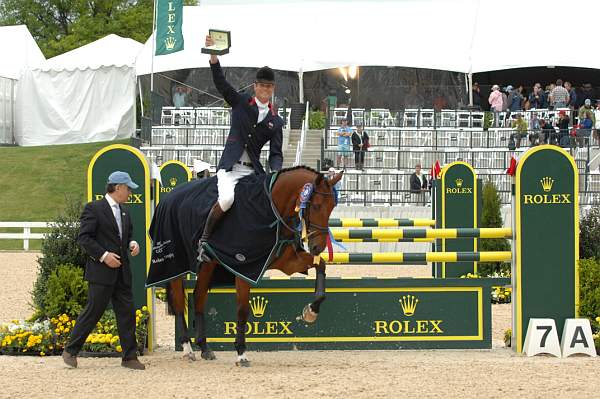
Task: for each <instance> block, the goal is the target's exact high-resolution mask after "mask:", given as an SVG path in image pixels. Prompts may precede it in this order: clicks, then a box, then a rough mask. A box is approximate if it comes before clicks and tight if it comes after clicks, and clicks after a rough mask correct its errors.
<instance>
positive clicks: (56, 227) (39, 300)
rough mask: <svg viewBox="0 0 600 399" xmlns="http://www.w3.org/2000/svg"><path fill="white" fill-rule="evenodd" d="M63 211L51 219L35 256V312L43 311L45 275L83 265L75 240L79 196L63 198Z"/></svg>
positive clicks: (40, 313)
mask: <svg viewBox="0 0 600 399" xmlns="http://www.w3.org/2000/svg"><path fill="white" fill-rule="evenodd" d="M65 203H66V206H65V209H64V212H63V213H62V214H61V215H59V216H58V217H57V218H56V219H55V220H54V221H53V223H52V228H51V229H50V231H49V232H48V233H47V235H46V238H44V241H42V256H41V257H40V258H38V264H39V268H38V275H37V279H36V281H35V283H34V285H33V292H32V301H33V305H34V308H35V310H36V315H37V316H40V315H44V314H46V302H45V301H46V293H47V291H48V279H49V278H50V276H51V275H52V273H54V272H55V271H56V270H57V269H58V268H59V267H60V266H62V265H66V264H69V265H74V266H77V267H80V268H81V269H83V267H84V266H85V262H86V258H87V257H86V255H85V253H84V252H83V250H82V249H81V248H80V247H79V245H78V244H77V235H78V234H79V216H80V215H81V212H82V209H83V206H82V204H81V200H79V199H76V198H67V199H66V201H65Z"/></svg>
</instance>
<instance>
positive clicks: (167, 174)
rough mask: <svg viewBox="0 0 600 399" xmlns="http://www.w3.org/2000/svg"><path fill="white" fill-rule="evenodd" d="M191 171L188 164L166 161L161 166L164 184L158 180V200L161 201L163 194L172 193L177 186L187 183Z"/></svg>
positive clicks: (161, 176)
mask: <svg viewBox="0 0 600 399" xmlns="http://www.w3.org/2000/svg"><path fill="white" fill-rule="evenodd" d="M190 177H191V173H190V172H189V169H188V168H187V166H185V165H182V164H179V163H166V164H164V165H162V167H161V168H160V178H161V180H162V183H163V184H160V183H158V182H157V188H158V189H157V195H156V202H157V203H158V202H160V199H161V196H164V195H166V194H168V193H170V192H171V191H172V190H173V189H174V188H175V187H177V186H179V185H181V184H183V183H187V182H188V181H189V180H190Z"/></svg>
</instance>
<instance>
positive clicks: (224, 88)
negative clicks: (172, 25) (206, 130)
mask: <svg viewBox="0 0 600 399" xmlns="http://www.w3.org/2000/svg"><path fill="white" fill-rule="evenodd" d="M212 44H213V41H212V38H211V37H210V36H206V47H209V46H211V45H212ZM210 69H211V71H212V77H213V82H214V83H215V87H216V88H217V90H218V91H219V93H221V95H222V96H223V98H224V99H225V101H227V104H229V105H230V106H231V107H234V106H235V105H237V103H238V102H239V101H240V98H241V95H240V94H239V93H238V92H237V91H236V90H235V89H234V88H233V87H232V86H231V85H230V84H229V82H228V81H227V80H226V79H225V75H223V69H221V64H220V63H219V58H218V57H217V56H216V55H215V54H211V56H210Z"/></svg>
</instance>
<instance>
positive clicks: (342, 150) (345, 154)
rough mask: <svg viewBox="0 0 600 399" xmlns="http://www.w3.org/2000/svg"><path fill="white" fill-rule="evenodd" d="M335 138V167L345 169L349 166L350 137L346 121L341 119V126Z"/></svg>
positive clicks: (350, 133)
mask: <svg viewBox="0 0 600 399" xmlns="http://www.w3.org/2000/svg"><path fill="white" fill-rule="evenodd" d="M337 136H338V154H337V166H338V168H346V167H347V166H350V165H349V163H350V137H351V136H352V129H351V128H350V126H348V119H346V118H344V119H342V126H340V128H339V129H338V131H337Z"/></svg>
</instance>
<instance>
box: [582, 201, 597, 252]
mask: <svg viewBox="0 0 600 399" xmlns="http://www.w3.org/2000/svg"><path fill="white" fill-rule="evenodd" d="M579 258H580V259H587V258H596V259H600V208H598V207H594V208H592V209H590V210H589V212H588V213H587V214H586V215H585V216H583V217H582V218H581V220H580V222H579Z"/></svg>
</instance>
